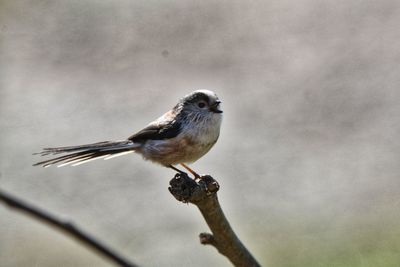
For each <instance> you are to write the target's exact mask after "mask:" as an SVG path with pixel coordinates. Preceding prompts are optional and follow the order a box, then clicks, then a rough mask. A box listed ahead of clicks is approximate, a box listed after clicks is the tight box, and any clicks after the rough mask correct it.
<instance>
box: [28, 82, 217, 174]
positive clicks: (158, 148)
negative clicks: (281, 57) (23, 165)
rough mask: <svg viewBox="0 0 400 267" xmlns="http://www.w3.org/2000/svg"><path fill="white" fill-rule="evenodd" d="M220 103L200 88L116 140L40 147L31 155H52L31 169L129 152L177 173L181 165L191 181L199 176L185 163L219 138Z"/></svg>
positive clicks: (212, 94)
mask: <svg viewBox="0 0 400 267" xmlns="http://www.w3.org/2000/svg"><path fill="white" fill-rule="evenodd" d="M220 105H221V101H220V100H219V98H218V96H217V95H216V94H215V93H214V92H213V91H211V90H206V89H201V90H196V91H194V92H191V93H190V94H188V95H186V96H184V97H183V98H181V99H180V100H179V101H178V103H177V104H176V105H175V106H174V107H173V108H172V109H171V110H169V111H168V112H166V113H165V114H163V115H162V116H161V117H159V118H158V119H156V120H154V121H152V122H151V123H149V124H148V125H147V126H146V127H145V128H143V129H142V130H140V131H138V132H136V133H135V134H133V135H131V136H130V137H128V138H126V139H124V140H119V141H102V142H97V143H91V144H85V145H77V146H64V147H50V148H43V149H42V151H41V152H39V153H34V154H36V155H40V156H48V155H53V156H56V157H53V158H51V159H47V160H43V161H40V162H37V163H35V164H33V166H42V167H50V166H52V165H58V167H63V166H68V165H70V166H78V165H81V164H83V163H87V162H89V161H93V160H96V159H101V158H103V159H105V160H108V159H112V158H115V157H118V156H123V155H126V154H130V153H137V154H141V155H142V157H143V158H144V159H145V160H149V161H152V162H154V163H158V164H160V165H162V166H165V167H168V168H171V169H173V170H175V171H177V172H179V173H184V171H182V170H180V169H179V168H177V167H176V165H181V166H182V167H183V168H185V169H186V170H187V171H189V172H190V173H191V174H192V175H193V176H194V177H195V179H200V178H201V176H200V175H199V174H198V173H197V172H195V171H194V170H192V169H191V168H190V167H189V166H188V165H187V164H189V163H193V162H195V161H197V160H198V159H199V158H201V157H202V156H204V155H205V154H206V153H207V152H208V151H209V150H210V149H211V148H212V147H213V146H214V145H215V143H216V142H217V140H218V138H219V135H220V128H221V123H222V113H223V111H222V110H221V109H220Z"/></svg>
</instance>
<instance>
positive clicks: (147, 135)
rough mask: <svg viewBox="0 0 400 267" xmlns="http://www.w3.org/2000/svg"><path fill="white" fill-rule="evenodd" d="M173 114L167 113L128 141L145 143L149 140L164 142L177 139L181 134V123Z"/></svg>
mask: <svg viewBox="0 0 400 267" xmlns="http://www.w3.org/2000/svg"><path fill="white" fill-rule="evenodd" d="M175 118H176V117H175V116H174V114H173V112H171V111H170V112H167V113H165V114H164V115H163V116H161V117H160V118H158V119H157V120H155V121H154V122H152V123H150V124H149V125H148V126H147V127H145V128H144V129H142V130H140V131H139V132H137V133H135V134H133V135H132V136H130V137H129V138H128V140H130V141H133V142H135V143H143V142H145V141H147V140H162V139H170V138H174V137H176V136H177V135H178V134H179V133H180V132H181V123H180V122H178V121H177V120H176V119H175Z"/></svg>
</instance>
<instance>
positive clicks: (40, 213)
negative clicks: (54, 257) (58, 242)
mask: <svg viewBox="0 0 400 267" xmlns="http://www.w3.org/2000/svg"><path fill="white" fill-rule="evenodd" d="M0 201H2V202H4V204H6V205H8V206H9V207H10V208H12V209H15V210H17V211H19V212H23V213H25V214H27V215H28V216H30V217H32V218H35V219H37V220H39V221H41V222H44V223H46V224H48V225H49V226H51V227H54V228H55V229H57V230H59V231H61V232H63V233H65V234H67V235H69V236H70V237H72V238H74V239H75V240H77V241H79V242H81V243H82V244H84V245H85V246H86V247H88V248H90V249H92V250H93V251H95V252H96V253H97V254H99V255H100V256H103V257H104V258H107V259H108V260H110V261H112V262H114V263H115V264H117V265H119V266H123V267H137V265H136V264H133V263H131V262H129V261H128V260H127V259H125V258H123V257H122V256H120V255H118V253H117V252H115V251H113V250H111V249H110V248H108V247H106V246H105V245H104V244H102V243H101V242H99V241H98V240H96V239H95V238H94V237H92V236H90V235H89V234H87V233H85V232H83V231H82V230H80V229H79V228H77V227H76V226H74V225H73V224H72V223H71V222H68V221H63V220H61V219H59V218H56V217H55V216H54V215H52V214H49V213H48V212H47V211H44V210H41V209H39V208H37V207H34V206H32V205H30V204H28V203H26V202H24V201H22V200H20V199H17V198H16V197H14V196H11V195H10V194H7V193H5V192H3V191H1V190H0Z"/></svg>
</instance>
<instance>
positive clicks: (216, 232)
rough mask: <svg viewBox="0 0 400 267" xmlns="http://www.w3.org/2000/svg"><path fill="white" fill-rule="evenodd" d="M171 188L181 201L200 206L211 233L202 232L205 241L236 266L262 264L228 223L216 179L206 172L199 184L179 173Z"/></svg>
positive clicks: (248, 266) (251, 266) (246, 266)
mask: <svg viewBox="0 0 400 267" xmlns="http://www.w3.org/2000/svg"><path fill="white" fill-rule="evenodd" d="M168 189H169V191H170V192H171V194H172V195H173V196H174V197H175V198H176V199H177V200H178V201H181V202H184V203H188V202H189V203H192V204H194V205H196V206H197V207H198V208H199V210H200V212H201V214H202V215H203V217H204V219H205V220H206V222H207V224H208V226H209V227H210V229H211V232H212V234H208V233H201V234H200V242H201V243H202V244H204V245H212V246H214V247H215V248H216V249H217V250H218V251H219V253H221V254H222V255H224V256H226V257H227V258H228V259H229V260H230V261H231V262H232V264H233V265H234V266H236V267H260V266H261V265H260V264H259V263H258V262H257V260H256V259H255V258H254V257H253V256H252V255H251V253H250V252H249V251H248V250H247V248H246V247H245V246H244V245H243V243H242V242H241V241H240V240H239V238H238V237H237V236H236V234H235V232H234V231H233V229H232V227H231V226H230V225H229V222H228V220H227V219H226V217H225V215H224V213H223V211H222V208H221V206H220V204H219V201H218V197H217V191H218V189H219V185H218V183H217V181H215V180H214V178H212V177H211V176H209V175H205V176H202V177H201V179H200V181H199V182H198V183H197V182H196V181H194V180H193V179H191V178H190V177H188V176H187V175H186V174H180V173H177V174H176V175H175V177H174V178H173V179H172V180H171V181H170V187H169V188H168Z"/></svg>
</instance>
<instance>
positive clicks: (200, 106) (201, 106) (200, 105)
mask: <svg viewBox="0 0 400 267" xmlns="http://www.w3.org/2000/svg"><path fill="white" fill-rule="evenodd" d="M197 106H199V108H204V107H205V106H206V103H204V102H199V103H198V104H197Z"/></svg>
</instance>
